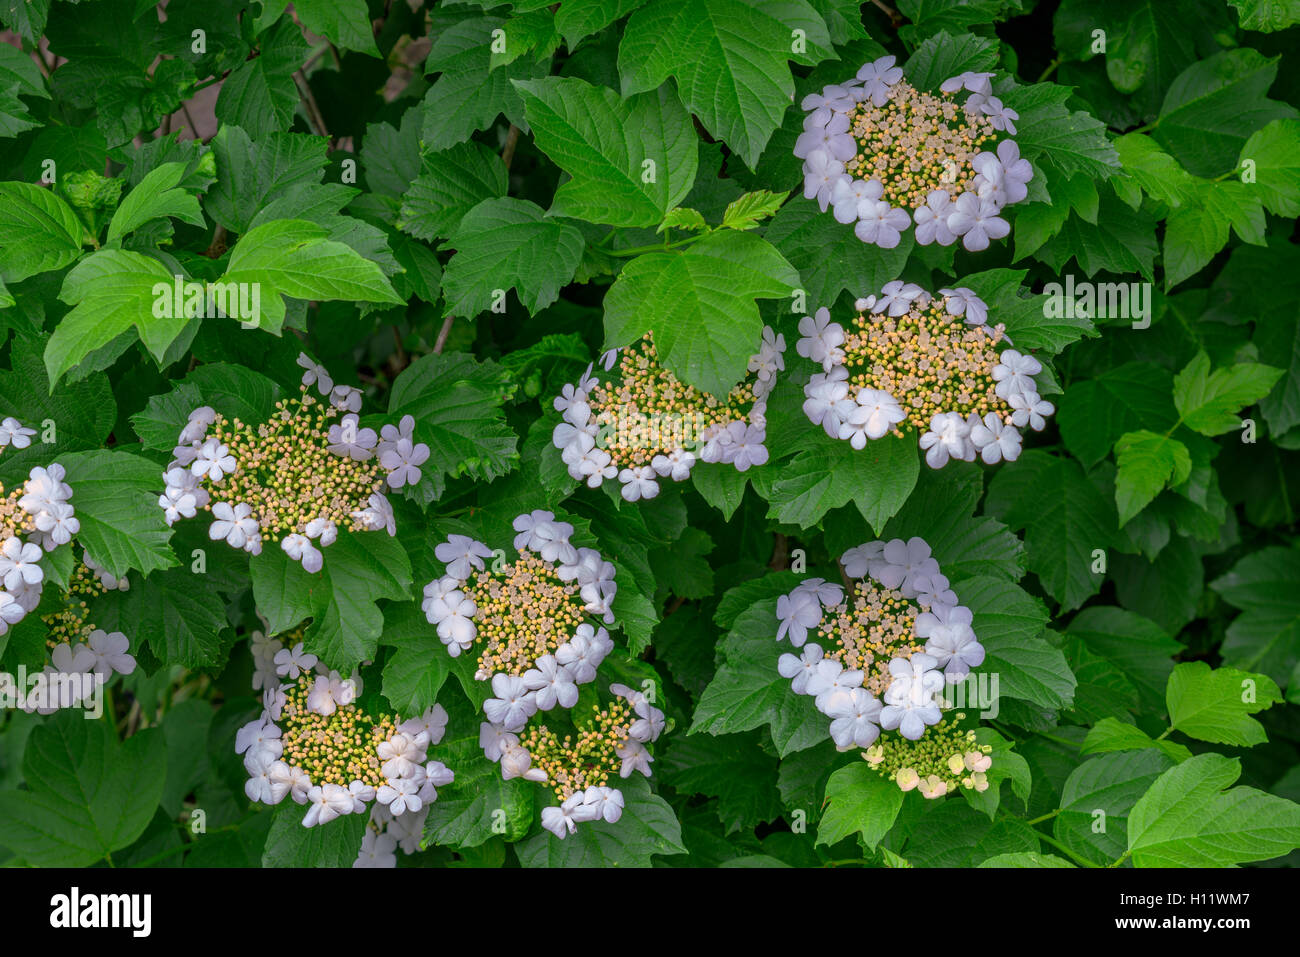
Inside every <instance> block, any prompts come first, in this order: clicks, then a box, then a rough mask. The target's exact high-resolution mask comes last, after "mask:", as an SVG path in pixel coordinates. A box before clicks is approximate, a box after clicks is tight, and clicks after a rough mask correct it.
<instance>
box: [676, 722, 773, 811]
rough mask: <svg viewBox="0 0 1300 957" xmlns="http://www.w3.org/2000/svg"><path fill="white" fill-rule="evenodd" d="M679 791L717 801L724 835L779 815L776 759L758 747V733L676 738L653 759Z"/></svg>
mask: <svg viewBox="0 0 1300 957" xmlns="http://www.w3.org/2000/svg"><path fill="white" fill-rule="evenodd" d="M655 775H656V777H660V776H662V778H663V779H664V780H666V781H667V782H668V783H669V784H670V785H671V786H672V788H673V789H674V790H675V791H677V792H678V793H679V794H704V795H707V796H708V797H713V798H717V799H718V804H717V810H718V816H719V817H720V818H721V819H722V824H723V827H725V828H726V833H727V834H732V833H734V832H736V831H742V830H743V831H751V830H753V829H754V828H755V827H757V826H758V825H760V824H766V823H768V822H769V821H775V820H776V819H777V818H779V817H780V816H781V802H780V800H779V798H778V794H777V762H776V759H775V758H773V757H771V756H770V755H768V754H767V753H765V752H764V751H763V750H762V749H761V748H760V747H759V735H758V734H757V733H756V732H749V733H747V734H744V735H722V736H720V737H716V738H714V737H705V736H702V735H695V736H693V737H678V738H676V739H675V740H674V741H673V742H672V744H671V746H670V747H669V748H668V750H667V751H666V752H665V753H664V755H663V757H662V758H659V759H658V760H656V762H655Z"/></svg>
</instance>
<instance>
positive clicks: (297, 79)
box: [293, 70, 330, 136]
mask: <svg viewBox="0 0 1300 957" xmlns="http://www.w3.org/2000/svg"><path fill="white" fill-rule="evenodd" d="M293 82H294V83H296V84H297V85H298V95H299V96H300V97H301V98H302V105H303V109H305V110H306V111H307V122H308V124H310V126H311V128H312V130H313V131H314V132H315V133H316V135H317V136H329V135H330V131H329V130H328V129H326V128H325V117H324V116H323V115H321V111H320V106H318V105H317V103H316V97H315V96H313V95H312V92H311V84H310V83H308V82H307V77H306V76H304V75H303V72H302V70H298V71H296V72H295V73H294V75H293Z"/></svg>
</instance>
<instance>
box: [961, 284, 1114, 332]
mask: <svg viewBox="0 0 1300 957" xmlns="http://www.w3.org/2000/svg"><path fill="white" fill-rule="evenodd" d="M1026 275H1028V271H1027V270H1024V269H990V270H988V271H987V272H978V273H972V274H971V275H969V276H965V277H963V278H962V280H961V285H963V286H966V287H968V288H970V289H973V290H974V291H975V292H976V293H977V294H978V295H979V297H980V298H981V299H983V300H984V301H985V302H986V303H987V304H988V307H989V321H990V322H992V323H994V324H996V323H1003V324H1005V325H1006V327H1007V335H1008V336H1010V337H1011V341H1012V342H1014V343H1015V345H1016V348H1017V349H1042V350H1045V351H1046V352H1048V353H1057V352H1060V351H1061V350H1062V349H1064V348H1065V347H1066V346H1067V345H1069V344H1070V343H1072V342H1074V341H1076V340H1078V339H1079V338H1081V337H1084V336H1096V335H1097V330H1096V328H1095V327H1094V326H1093V324H1092V320H1091V319H1089V318H1088V317H1087V316H1086V315H1083V314H1082V312H1083V310H1079V309H1075V310H1072V314H1070V315H1067V314H1066V310H1064V309H1062V308H1061V307H1060V304H1061V299H1060V297H1061V294H1062V290H1061V288H1060V287H1059V285H1057V284H1055V283H1049V284H1048V285H1046V286H1044V288H1043V292H1044V294H1043V295H1035V294H1032V293H1030V294H1025V293H1026V292H1027V290H1025V289H1024V287H1022V286H1021V283H1022V282H1023V281H1024V278H1025V276H1026ZM1052 292H1054V293H1055V295H1046V294H1047V293H1052Z"/></svg>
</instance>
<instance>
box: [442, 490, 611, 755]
mask: <svg viewBox="0 0 1300 957" xmlns="http://www.w3.org/2000/svg"><path fill="white" fill-rule="evenodd" d="M513 524H514V530H515V533H516V534H515V537H514V541H513V547H514V551H515V555H516V557H515V558H514V560H513V561H509V562H508V561H506V559H505V551H504V550H502V551H501V552H499V553H498V552H494V551H493V549H492V548H490V547H489V546H488V545H486V544H484V543H483V542H479V541H475V540H474V539H472V538H470V537H469V536H467V535H451V536H448V538H447V540H446V541H445V542H442V543H440V544H439V545H438V546H437V548H435V549H434V555H435V556H436V557H437V558H438V560H439V561H442V562H444V563H446V568H447V573H446V574H445V575H444V576H443V577H442V578H439V579H435V580H434V581H431V582H429V584H428V585H426V586H425V588H424V601H423V603H422V605H421V607H422V608H423V609H424V613H425V617H426V618H428V620H429V624H431V625H436V626H437V629H438V637H439V638H440V639H441V640H442V643H443V644H444V645H446V646H447V651H448V653H449V654H451V656H452V657H457V656H459V655H460V654H461V653H462V652H466V651H469V650H471V649H474V650H475V651H476V652H477V654H478V661H477V668H476V670H475V674H474V677H475V678H477V679H478V680H479V681H490V682H491V683H492V689H493V692H494V693H495V694H496V697H495V698H492V699H489V700H488V702H487V703H486V704H485V705H484V706H483V707H484V712H485V713H486V714H487V717H488V720H489V721H492V722H494V723H497V724H501V725H503V726H504V727H505V728H506V730H508V731H517V730H519V729H520V728H522V727H523V725H524V722H525V721H526V720H527V719H528V717H529V716H530V715H532V714H533V712H535V711H537V710H539V709H540V710H542V711H549V710H550V709H551V708H554V707H555V706H556V705H557V704H558V705H559V706H561V707H563V708H571V707H573V703H574V702H575V701H576V700H577V698H578V688H577V686H578V685H580V684H586V683H587V682H589V681H591V680H592V679H593V678H595V676H596V668H597V667H599V665H600V663H601V662H602V661H603V660H604V659H605V656H606V655H607V654H609V652H610V651H611V650H612V649H613V647H614V643H613V641H612V640H611V639H610V637H609V633H608V632H607V631H606V630H605V628H604V625H605V624H610V623H612V622H613V621H614V614H613V612H612V611H611V608H610V606H611V604H612V603H613V601H614V596H615V595H616V594H617V593H618V586H617V585H616V584H615V582H614V566H613V564H612V563H610V562H607V561H605V559H604V558H603V557H602V556H601V554H600V552H598V551H596V550H595V549H594V548H580V547H577V546H575V545H573V544H572V543H571V542H570V537H571V536H572V535H573V526H572V525H570V524H569V523H568V522H563V521H559V520H557V519H556V517H555V514H554V513H553V512H547V511H542V510H540V509H538V510H536V511H533V512H529V513H527V514H523V515H519V516H518V517H516V518H515V520H514V523H513ZM494 556H499V557H494ZM489 560H491V562H492V564H491V565H490V566H489V565H488V564H487V562H488V561H489ZM602 623H603V624H602Z"/></svg>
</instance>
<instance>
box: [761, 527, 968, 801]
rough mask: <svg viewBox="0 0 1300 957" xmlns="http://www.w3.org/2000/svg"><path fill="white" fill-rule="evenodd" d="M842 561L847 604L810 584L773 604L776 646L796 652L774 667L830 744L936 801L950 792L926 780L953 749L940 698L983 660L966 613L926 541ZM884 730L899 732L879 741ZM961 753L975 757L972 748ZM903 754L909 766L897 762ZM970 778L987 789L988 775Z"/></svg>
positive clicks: (855, 551)
mask: <svg viewBox="0 0 1300 957" xmlns="http://www.w3.org/2000/svg"><path fill="white" fill-rule="evenodd" d="M840 561H841V563H842V564H843V566H844V573H845V574H846V575H847V576H848V577H849V578H856V579H859V581H858V582H857V583H856V584H855V585H854V586H853V591H852V595H851V597H850V598H849V599H848V600H846V599H845V593H844V588H843V586H841V585H839V584H836V583H833V582H827V581H825V580H824V579H821V578H810V579H807V580H806V581H804V582H803V583H802V584H800V585H799V586H798V587H797V588H795V589H794V591H792V592H790V593H789V594H788V595H782V596H781V597H780V598H779V599H778V600H777V605H776V615H777V618H778V620H779V622H780V625H779V627H778V629H777V640H778V641H780V640H783V639H785V638H787V637H788V638H789V639H790V642H791V644H793V645H794V646H795V648H796V649H800V653H799V654H797V655H795V654H783V655H781V657H780V660H779V661H778V663H777V670H778V671H779V672H780V674H781V676H782V677H784V678H789V679H790V684H791V688H792V689H793V690H794V692H795V693H796V694H806V695H810V696H811V697H812V698H813V699H814V703H815V704H816V706H817V710H818V711H820V712H821V713H822V714H824V715H826V716H827V717H829V718H830V719H831V725H830V734H831V739H832V740H833V741H834V742H835V745H836V747H838V748H839V749H840V750H841V751H847V750H849V749H850V748H855V747H856V748H872V750H871V751H870V752H868V755H869V757H868V760H871V761H873V762H874V764H873V766H886V765H887V767H888V770H889V771H890V773H891V774H892V773H893V772H898V774H899V775H900V776H899V777H898V781H899V786H900V787H902V788H903V789H904V790H907V789H908V788H909V782H911V783H910V787H916V786H917V783H916V781H912V778H911V777H910V776H909V774H910V773H912V772H915V773H917V774H919V775H920V776H919V778H918V779H917V780H923V781H924V782H925V788H924V790H923V793H927V796H928V797H938V796H939V795H941V794H943V793H945V791H944V790H943V789H941V788H940V786H939V784H938V783H935V782H934V781H931V780H930V777H931V776H932V775H935V774H939V772H938V771H936V770H935V768H937V767H938V764H936V763H935V762H936V761H939V760H940V759H941V761H942V763H943V766H944V767H945V768H946V767H948V763H947V762H948V761H949V758H950V756H951V754H952V753H955V751H954V749H955V747H956V746H955V745H954V741H955V738H954V733H953V732H950V731H949V730H947V728H948V725H946V724H944V718H943V710H944V707H945V704H946V702H945V700H944V697H943V695H942V694H941V693H940V692H942V690H943V689H944V687H945V685H948V684H956V683H957V682H959V681H962V680H963V679H965V678H966V676H967V675H969V674H970V671H971V669H972V668H976V667H978V666H979V665H981V664H983V662H984V646H983V645H981V644H980V643H979V641H978V640H977V639H976V637H975V632H974V630H973V629H972V627H971V622H972V615H971V612H970V609H969V608H966V607H964V606H962V605H960V604H958V601H957V596H956V594H955V593H954V592H953V591H952V589H951V588H950V587H949V582H948V579H947V578H946V577H945V576H944V575H943V573H942V571H941V570H940V568H939V563H938V562H937V561H936V560H935V559H934V557H933V556H932V555H931V554H930V546H929V545H927V544H926V543H925V542H924V541H923V540H922V539H920V538H912V539H910V540H908V541H903V540H902V539H894V540H893V541H890V542H883V541H875V542H868V543H866V544H864V545H859V546H857V547H856V548H851V549H849V550H848V551H847V552H845V553H844V554H843V555H842V556H841V559H840ZM810 638H816V639H818V640H819V641H821V642H822V643H823V644H824V645H825V648H824V647H823V644H819V643H818V641H813V640H810ZM832 643H833V644H832ZM963 717H964V716H963ZM936 729H938V730H937V731H936ZM882 731H884V732H889V731H897V735H885V736H883V737H882ZM962 740H963V741H964V740H965V739H962ZM972 741H973V739H972ZM916 742H920V743H921V744H920V745H915V743H916ZM927 742H928V743H927ZM873 746H874V747H873ZM964 747H965V750H973V751H978V750H979V749H978V748H975V747H974V745H973V744H970V743H968V744H967V745H964ZM956 750H958V751H960V750H961V749H960V748H957V749H956ZM939 752H942V754H941V755H940V757H939V758H934V759H933V760H931V758H933V756H934V755H936V754H939ZM963 753H964V752H963ZM900 754H901V755H904V756H907V758H908V759H907V760H906V761H902V760H901V759H899V760H895V759H896V757H897V755H900ZM871 756H874V757H871ZM890 762H892V763H890ZM987 767H988V765H987V763H983V764H982V766H981V767H979V768H971V769H968V770H970V771H971V773H972V774H973V773H974V772H976V771H979V772H982V771H984V770H986V769H987ZM901 769H908V771H909V774H902V770H901ZM952 773H953V774H955V773H956V772H955V771H954V772H952ZM950 776H951V775H950ZM936 780H939V781H940V782H943V781H947V779H946V778H939V779H936ZM971 781H972V784H971V786H972V787H975V786H980V787H981V789H982V786H983V779H982V778H978V779H977V778H974V777H972V778H971ZM957 783H958V784H960V783H961V782H960V781H958V782H957ZM943 787H944V788H947V787H948V785H947V784H946V783H945V784H944V785H943Z"/></svg>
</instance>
